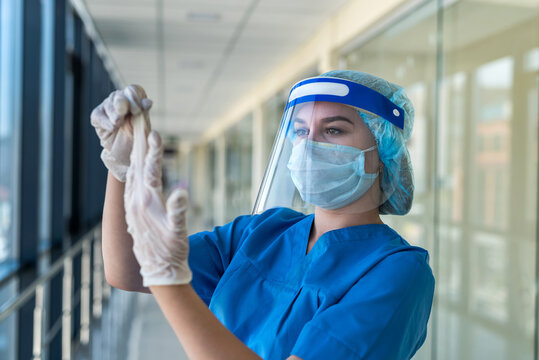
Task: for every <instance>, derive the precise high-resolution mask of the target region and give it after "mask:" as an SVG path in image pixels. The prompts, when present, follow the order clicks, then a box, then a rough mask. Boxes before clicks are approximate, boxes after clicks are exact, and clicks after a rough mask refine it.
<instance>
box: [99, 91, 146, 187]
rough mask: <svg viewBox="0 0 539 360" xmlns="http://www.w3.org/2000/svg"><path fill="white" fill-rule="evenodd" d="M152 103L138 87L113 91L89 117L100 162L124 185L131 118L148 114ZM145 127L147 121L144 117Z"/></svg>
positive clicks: (130, 134) (131, 139) (130, 147)
mask: <svg viewBox="0 0 539 360" xmlns="http://www.w3.org/2000/svg"><path fill="white" fill-rule="evenodd" d="M151 107H152V101H151V100H150V99H148V98H147V97H146V92H145V91H144V89H143V88H142V87H141V86H138V85H129V86H127V87H126V88H125V89H123V90H116V91H113V92H112V93H111V94H110V95H109V97H108V98H106V99H105V100H104V101H103V102H102V103H101V104H100V105H98V106H97V107H96V108H95V109H94V110H93V111H92V114H91V116H90V121H91V124H92V126H93V127H94V128H95V131H96V133H97V136H99V140H100V142H101V146H102V147H103V151H102V152H101V160H103V163H104V164H105V166H106V167H107V169H109V171H110V172H111V173H112V175H114V177H115V178H116V179H118V180H119V181H121V182H125V174H126V172H127V168H128V167H129V156H130V154H131V149H132V148H133V124H132V121H133V116H134V115H137V114H139V113H140V112H141V111H143V112H144V113H146V114H147V112H148V111H149V110H150V108H151ZM145 120H146V122H147V124H146V127H147V129H150V128H151V126H150V119H149V117H148V116H145Z"/></svg>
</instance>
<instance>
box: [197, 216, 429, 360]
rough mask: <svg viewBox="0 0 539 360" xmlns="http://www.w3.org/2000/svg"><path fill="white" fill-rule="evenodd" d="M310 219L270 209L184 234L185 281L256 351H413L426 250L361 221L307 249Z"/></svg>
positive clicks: (425, 315) (347, 355)
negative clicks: (188, 275) (190, 278)
mask: <svg viewBox="0 0 539 360" xmlns="http://www.w3.org/2000/svg"><path fill="white" fill-rule="evenodd" d="M313 219H314V215H307V216H306V215H304V214H301V213H298V212H295V211H292V210H290V209H286V208H277V209H271V210H267V211H266V212H264V213H263V214H260V215H249V216H241V217H238V218H236V219H235V220H234V221H232V222H231V223H229V224H227V225H225V226H221V227H216V228H215V229H214V231H212V232H202V233H198V234H195V235H192V236H190V238H189V241H190V242H189V244H190V254H189V266H190V267H191V270H192V271H193V281H192V285H193V288H194V289H195V291H196V292H197V293H198V295H199V296H200V297H201V298H202V299H203V301H204V302H205V303H206V304H207V305H208V306H209V308H210V309H211V311H212V312H213V313H214V314H215V315H216V316H217V318H218V319H219V320H220V321H221V322H222V323H223V324H224V325H225V326H226V327H227V328H228V329H229V330H230V331H232V332H233V333H234V334H235V335H236V336H237V337H238V338H239V339H241V340H242V341H243V342H244V343H245V344H246V345H247V346H248V347H250V348H251V349H253V350H254V351H255V352H256V353H257V354H258V355H259V356H261V357H262V358H263V359H279V360H282V359H286V358H287V357H288V356H290V355H296V356H299V357H300V358H302V359H304V360H310V359H324V360H327V359H377V360H380V359H383V360H385V359H409V358H411V357H412V356H413V354H414V353H415V352H416V351H417V349H419V347H420V346H421V345H422V344H423V342H424V341H425V337H426V334H427V321H428V319H429V314H430V310H431V305H432V298H433V293H434V277H433V275H432V271H431V269H430V266H429V263H428V259H429V256H428V253H427V251H426V250H424V249H422V248H419V247H416V246H411V245H409V244H408V243H407V242H406V241H405V240H404V239H403V238H402V237H400V236H399V234H397V233H396V232H395V231H394V230H392V229H391V228H390V227H389V226H387V225H381V224H369V225H360V226H352V227H347V228H343V229H338V230H333V231H329V232H327V233H326V234H324V235H323V236H321V237H320V238H319V240H318V241H317V242H316V244H315V245H314V247H313V248H312V250H311V251H310V252H309V253H308V254H307V255H306V251H307V243H308V238H309V232H310V229H311V225H312V222H313ZM223 351H226V349H223Z"/></svg>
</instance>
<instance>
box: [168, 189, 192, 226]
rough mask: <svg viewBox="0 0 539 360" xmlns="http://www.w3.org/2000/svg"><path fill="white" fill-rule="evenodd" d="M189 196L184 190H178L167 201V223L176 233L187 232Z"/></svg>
mask: <svg viewBox="0 0 539 360" xmlns="http://www.w3.org/2000/svg"><path fill="white" fill-rule="evenodd" d="M188 207H189V196H188V195H187V191H185V190H184V189H176V190H174V191H173V192H172V194H170V196H169V197H168V199H167V221H168V225H169V229H170V230H172V231H174V232H176V233H177V232H187V226H186V216H187V208H188Z"/></svg>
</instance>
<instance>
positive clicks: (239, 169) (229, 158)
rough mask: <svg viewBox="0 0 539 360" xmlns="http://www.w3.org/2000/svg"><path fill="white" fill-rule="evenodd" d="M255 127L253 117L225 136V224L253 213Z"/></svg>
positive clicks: (248, 117) (241, 122)
mask: <svg viewBox="0 0 539 360" xmlns="http://www.w3.org/2000/svg"><path fill="white" fill-rule="evenodd" d="M252 128H253V117H252V115H251V114H249V115H248V116H246V117H245V118H244V119H242V120H241V121H240V122H238V123H237V124H236V125H234V126H233V127H232V128H231V129H229V130H228V131H227V132H226V133H225V144H226V145H225V146H226V159H225V171H226V183H225V214H224V220H225V222H229V221H232V220H233V219H234V218H235V217H237V216H239V215H244V214H250V213H251V211H252V203H251V186H252V184H251V182H252V165H251V162H252V148H253V131H252Z"/></svg>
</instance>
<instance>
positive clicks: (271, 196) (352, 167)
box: [253, 101, 387, 214]
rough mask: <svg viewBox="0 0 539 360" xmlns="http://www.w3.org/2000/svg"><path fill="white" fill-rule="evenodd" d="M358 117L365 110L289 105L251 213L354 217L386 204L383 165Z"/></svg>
mask: <svg viewBox="0 0 539 360" xmlns="http://www.w3.org/2000/svg"><path fill="white" fill-rule="evenodd" d="M360 112H368V111H366V110H364V109H360V108H357V107H354V106H350V105H345V104H342V103H336V102H329V101H309V102H302V103H299V104H295V105H293V106H289V107H288V108H287V110H286V111H285V113H284V115H283V119H282V121H281V126H280V129H279V133H278V134H277V137H276V140H275V143H274V146H273V151H272V154H271V157H270V161H269V164H268V167H267V169H266V174H265V176H264V179H263V182H262V186H261V189H260V192H259V194H258V198H257V201H256V203H255V207H254V210H253V211H254V213H261V212H263V211H264V210H266V209H269V208H273V207H288V208H292V209H294V210H297V211H300V212H303V213H312V212H314V209H315V207H319V208H322V209H324V210H326V211H332V212H337V213H357V214H360V213H365V212H367V211H373V210H375V209H378V207H379V206H380V205H381V204H382V203H383V201H385V200H386V199H387V196H385V195H384V194H383V193H382V190H381V188H380V178H381V175H382V169H383V164H382V163H381V161H380V158H379V156H378V149H377V147H376V141H375V138H374V136H373V135H372V133H371V132H370V130H369V128H368V127H367V125H366V124H365V122H364V121H363V119H362V118H361V116H360Z"/></svg>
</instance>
